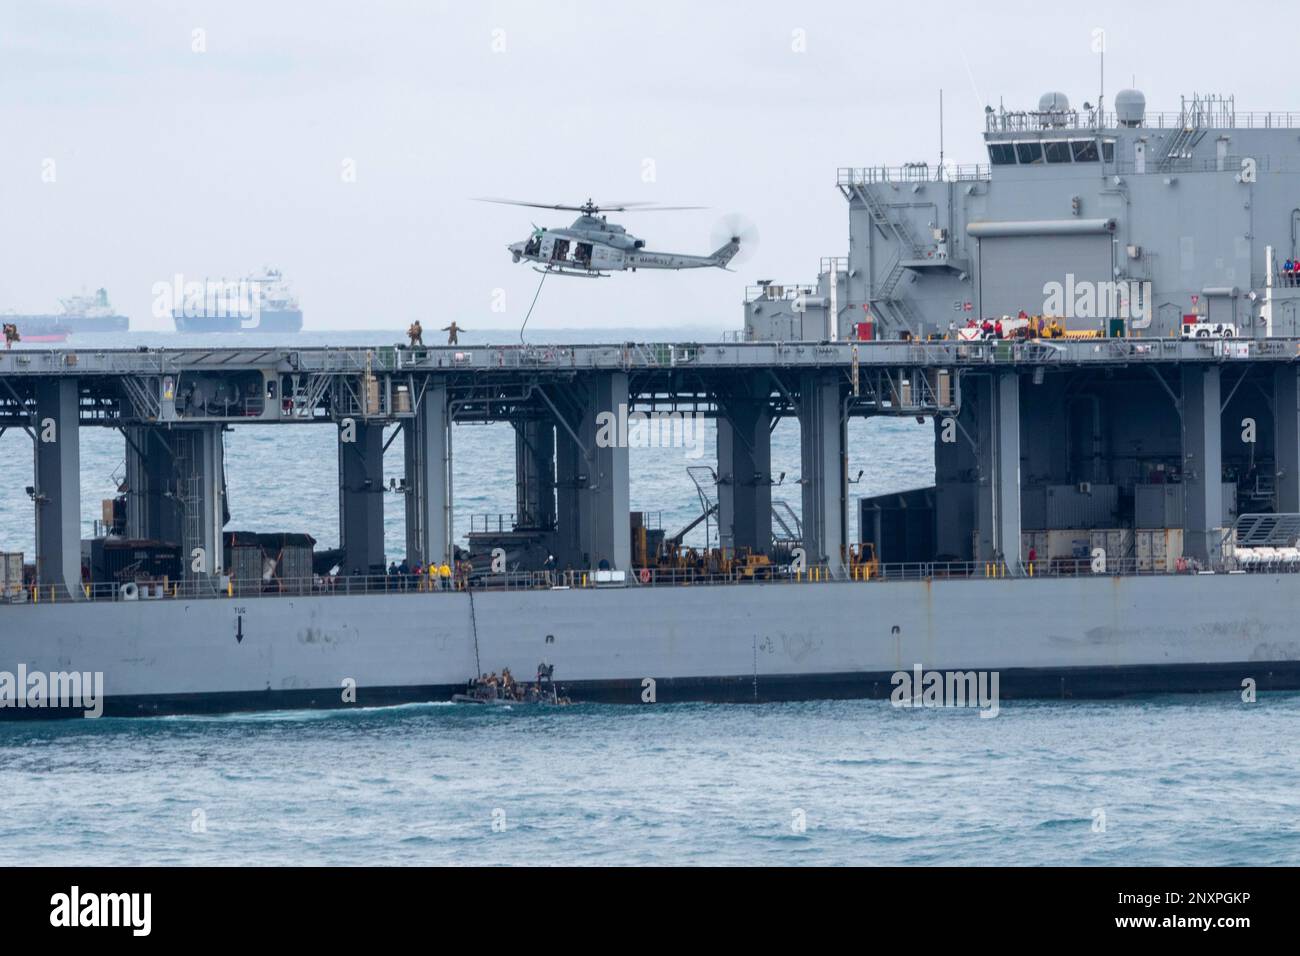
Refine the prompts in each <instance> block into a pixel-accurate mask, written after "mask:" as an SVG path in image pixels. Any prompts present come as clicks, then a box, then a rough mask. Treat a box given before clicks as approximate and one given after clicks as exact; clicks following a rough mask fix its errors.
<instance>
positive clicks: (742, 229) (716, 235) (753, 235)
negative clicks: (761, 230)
mask: <svg viewBox="0 0 1300 956" xmlns="http://www.w3.org/2000/svg"><path fill="white" fill-rule="evenodd" d="M711 239H712V241H713V244H714V245H715V246H717V247H719V248H718V251H717V252H715V253H714V254H713V255H714V257H715V258H718V259H721V260H722V261H721V263H720V265H722V266H726V265H727V264H728V263H731V264H733V265H744V264H745V263H746V262H748V261H749V260H750V259H752V258H753V256H754V251H755V250H756V249H757V248H758V227H757V226H755V225H754V224H753V223H752V222H750V221H749V220H748V219H746V218H745V217H744V216H742V215H741V214H740V213H736V212H733V213H730V214H729V215H726V216H723V217H722V218H721V219H719V220H718V221H717V222H716V223H714V224H713V232H712V234H711ZM724 256H725V258H724Z"/></svg>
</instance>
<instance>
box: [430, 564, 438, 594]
mask: <svg viewBox="0 0 1300 956" xmlns="http://www.w3.org/2000/svg"><path fill="white" fill-rule="evenodd" d="M429 590H430V591H436V590H438V566H437V565H436V564H434V563H433V562H432V561H430V562H429Z"/></svg>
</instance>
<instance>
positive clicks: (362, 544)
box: [339, 419, 384, 574]
mask: <svg viewBox="0 0 1300 956" xmlns="http://www.w3.org/2000/svg"><path fill="white" fill-rule="evenodd" d="M349 437H351V439H352V440H351V441H349V440H348V438H349ZM339 546H340V547H341V548H342V549H343V564H342V573H343V574H383V573H384V428H383V425H382V424H380V423H377V422H376V423H375V424H370V423H368V422H364V421H360V420H358V419H349V420H346V421H345V422H343V423H341V425H340V427H339Z"/></svg>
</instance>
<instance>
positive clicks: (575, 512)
mask: <svg viewBox="0 0 1300 956" xmlns="http://www.w3.org/2000/svg"><path fill="white" fill-rule="evenodd" d="M587 471H588V467H587V464H586V458H585V457H584V456H583V452H582V449H581V448H580V447H579V445H578V443H577V442H576V441H574V439H573V436H572V435H570V434H569V432H568V429H566V428H565V427H564V426H563V425H560V426H558V427H557V428H556V429H555V538H554V541H553V544H552V546H551V547H552V549H553V551H554V553H555V564H556V567H558V568H560V569H561V570H581V569H583V568H585V567H587V562H586V560H585V558H584V556H583V541H584V540H585V539H584V537H583V532H582V524H583V514H582V503H583V501H584V496H583V494H582V489H583V488H584V487H585V486H586V484H587V482H588V481H589V477H588V474H587Z"/></svg>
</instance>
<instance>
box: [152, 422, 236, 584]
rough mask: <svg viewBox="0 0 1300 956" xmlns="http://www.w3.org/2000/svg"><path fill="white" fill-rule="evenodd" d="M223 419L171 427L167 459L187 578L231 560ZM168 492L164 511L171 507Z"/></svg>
mask: <svg viewBox="0 0 1300 956" xmlns="http://www.w3.org/2000/svg"><path fill="white" fill-rule="evenodd" d="M223 428H224V426H223V425H221V424H211V425H187V426H185V427H183V428H175V429H170V430H169V431H168V432H167V434H166V436H158V437H165V438H166V440H167V441H168V442H169V444H170V446H171V449H172V452H173V455H172V457H171V458H170V459H166V458H164V459H162V460H161V461H160V463H159V464H158V466H157V467H159V468H161V467H163V464H164V463H166V464H170V466H171V480H170V485H171V487H170V488H169V489H168V490H169V491H170V493H171V496H172V497H171V501H174V502H175V503H176V507H175V508H174V509H171V510H172V513H173V514H174V515H175V516H176V525H175V527H176V530H177V532H178V538H179V541H178V543H179V544H180V546H181V570H182V573H183V574H184V575H185V577H187V578H203V577H207V576H209V575H214V576H215V575H219V574H221V573H222V570H223V568H224V566H225V556H224V542H223V540H222V529H224V528H225V525H226V517H227V514H228V512H227V510H226V482H225V447H224V445H223V443H222V430H223ZM168 503H169V502H168V500H167V496H166V493H164V496H163V501H162V502H161V503H160V513H161V511H164V510H167V505H168Z"/></svg>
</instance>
